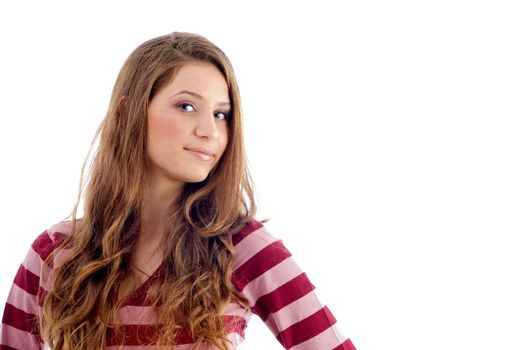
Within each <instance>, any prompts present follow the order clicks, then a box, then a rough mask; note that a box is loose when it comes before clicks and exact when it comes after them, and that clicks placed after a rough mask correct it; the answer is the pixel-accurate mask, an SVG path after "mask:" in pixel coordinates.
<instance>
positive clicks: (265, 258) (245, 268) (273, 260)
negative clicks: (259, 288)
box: [232, 241, 291, 290]
mask: <svg viewBox="0 0 526 350" xmlns="http://www.w3.org/2000/svg"><path fill="white" fill-rule="evenodd" d="M290 256H291V254H290V252H289V251H288V250H287V248H285V246H284V245H283V242H281V241H277V242H274V243H272V244H270V245H268V246H267V247H265V248H264V249H263V250H261V251H260V252H259V253H257V254H256V255H254V256H253V257H252V258H250V259H249V260H248V261H247V262H245V263H244V264H243V265H241V266H240V267H239V268H238V269H237V270H235V271H234V272H233V273H232V282H234V284H235V285H236V287H238V289H239V290H243V289H244V288H245V286H246V285H247V284H249V283H250V282H252V281H253V280H255V279H256V278H257V277H259V276H261V275H263V274H264V273H265V272H267V271H268V270H270V269H271V268H273V267H274V266H276V265H278V264H279V263H280V262H282V261H283V260H285V259H287V258H288V257H290Z"/></svg>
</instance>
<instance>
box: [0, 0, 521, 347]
mask: <svg viewBox="0 0 526 350" xmlns="http://www.w3.org/2000/svg"><path fill="white" fill-rule="evenodd" d="M525 16H526V12H525V11H524V8H523V7H522V6H521V2H520V1H502V0H501V1H464V0H455V1H447V0H446V1H374V0H373V1H352V2H345V1H341V2H336V1H327V0H325V1H320V2H305V1H301V2H300V1H298V2H285V1H283V2H269V1H265V2H249V1H245V2H241V1H239V2H219V1H213V2H203V1H186V2H178V1H167V2H161V1H148V2H147V1H143V2H136V1H106V2H102V1H101V2H96V1H90V2H82V3H81V2H73V1H69V2H66V1H64V2H63V3H58V2H54V1H16V2H15V1H12V2H8V1H4V2H2V4H1V5H0V45H1V46H0V53H1V54H0V99H1V100H0V111H1V112H0V113H1V114H0V118H1V123H0V128H1V137H0V160H1V171H0V206H1V212H0V219H1V222H2V229H1V232H0V234H1V235H0V257H1V259H2V260H1V263H2V264H1V272H0V299H1V300H5V299H6V296H7V293H8V289H9V286H10V284H11V281H12V279H13V277H14V275H15V273H16V270H17V268H18V265H19V263H20V262H21V261H22V259H23V257H24V255H25V253H26V251H27V249H28V248H29V245H30V244H31V242H32V240H33V239H34V238H35V237H36V235H38V234H39V233H40V232H42V231H43V230H44V229H46V228H48V227H49V226H51V225H52V224H54V223H55V222H58V221H60V220H62V219H63V218H64V217H65V216H67V215H68V213H69V212H70V210H71V208H72V206H73V204H74V202H75V199H76V194H77V186H78V180H79V176H80V168H81V165H82V162H83V160H84V157H85V155H86V152H87V150H88V147H89V143H90V141H91V139H92V136H93V134H94V132H95V129H96V127H97V125H98V124H99V122H100V121H101V119H102V118H103V116H104V113H105V111H106V108H107V105H108V101H109V96H110V91H111V88H112V86H113V83H114V81H115V78H116V76H117V72H118V70H119V68H120V66H121V65H122V63H123V62H124V60H125V58H126V57H127V55H128V54H129V53H130V52H131V51H132V50H133V49H134V48H135V47H136V46H137V45H139V44H140V43H142V42H143V41H145V40H147V39H150V38H152V37H155V36H158V35H162V34H166V33H169V32H171V31H189V32H197V33H200V34H202V35H204V36H206V37H207V38H209V39H210V40H212V41H213V42H214V43H216V44H217V45H218V46H220V47H221V48H222V49H223V50H224V51H225V52H226V53H227V55H228V56H229V57H230V59H231V61H232V63H233V65H234V68H235V71H236V74H237V78H238V81H239V84H240V88H241V95H242V102H243V107H244V112H245V114H244V116H245V125H246V135H245V137H246V143H247V152H248V156H249V161H250V167H251V170H252V173H253V176H254V179H255V182H256V185H257V191H258V197H259V202H260V211H259V218H263V217H270V218H271V221H270V222H269V223H267V227H268V229H269V231H271V232H272V233H273V234H274V235H275V236H278V237H280V238H282V239H283V241H284V243H285V245H286V246H287V247H288V248H289V249H290V250H291V251H292V253H293V254H294V256H295V257H296V260H297V261H298V263H299V264H300V266H301V267H302V268H303V269H304V270H305V271H306V272H307V274H308V275H309V277H310V279H311V280H312V282H313V283H314V284H315V285H316V287H317V290H318V294H319V295H320V297H321V298H322V301H323V302H325V303H326V304H327V305H328V306H329V308H330V309H331V310H332V312H333V313H334V315H335V316H336V318H337V319H338V322H339V324H340V328H341V329H342V331H343V332H344V333H345V334H346V335H347V336H349V337H350V338H351V340H352V341H353V342H354V343H355V345H356V346H357V348H359V349H361V350H366V349H370V350H381V349H382V350H385V349H403V350H422V349H425V350H434V349H437V350H438V349H441V350H442V349H459V350H460V349H462V350H465V349H477V350H485V349H507V350H513V349H525V348H526V338H525V337H524V335H525V329H526V320H525V318H526V316H525V315H526V297H525V296H526V284H525V281H524V277H525V273H524V268H525V266H526V264H525V263H526V256H525V254H524V251H525V245H524V242H523V238H524V234H525V228H526V223H525V211H526V185H525V179H526V164H525V156H526V137H525V135H526V122H525V116H526V113H525V112H526V111H525V110H526V107H525V105H526V104H525V93H526V69H525V67H526V64H525V62H526V50H525V45H526V41H525V39H526V25H525V23H526V21H525V18H526V17H525ZM1 303H3V301H2V302H1ZM246 337H247V339H246V342H245V346H244V348H245V349H251V350H252V349H255V350H258V349H261V350H263V349H264V350H268V349H279V348H280V346H279V344H278V343H277V341H276V340H275V339H273V336H272V334H271V333H270V332H269V331H268V330H267V329H266V328H265V326H264V325H263V324H262V323H261V321H259V319H258V318H257V317H254V318H253V319H252V321H251V322H250V324H249V327H248V330H247V334H246Z"/></svg>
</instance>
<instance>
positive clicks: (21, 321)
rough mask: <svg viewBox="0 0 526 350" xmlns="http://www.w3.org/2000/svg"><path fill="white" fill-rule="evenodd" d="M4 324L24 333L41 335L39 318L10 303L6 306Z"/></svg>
mask: <svg viewBox="0 0 526 350" xmlns="http://www.w3.org/2000/svg"><path fill="white" fill-rule="evenodd" d="M2 323H3V324H6V325H9V326H11V327H14V328H16V329H19V330H21V331H24V332H28V333H32V334H37V335H38V334H39V327H38V316H36V315H33V314H28V313H27V312H25V311H23V310H20V309H18V308H16V307H15V306H13V305H11V304H9V303H7V304H5V308H4V316H3V317H2Z"/></svg>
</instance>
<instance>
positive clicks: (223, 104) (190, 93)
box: [172, 90, 230, 107]
mask: <svg viewBox="0 0 526 350" xmlns="http://www.w3.org/2000/svg"><path fill="white" fill-rule="evenodd" d="M180 94H188V95H192V96H194V97H196V98H198V99H200V100H204V97H203V96H201V95H199V94H198V93H197V92H193V91H190V90H181V91H179V92H178V93H176V94H175V95H172V97H174V96H177V95H180ZM218 105H219V106H228V107H230V102H219V103H218Z"/></svg>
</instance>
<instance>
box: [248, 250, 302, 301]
mask: <svg viewBox="0 0 526 350" xmlns="http://www.w3.org/2000/svg"><path fill="white" fill-rule="evenodd" d="M302 272H303V271H301V270H300V268H299V266H298V264H296V261H294V259H292V258H288V259H286V260H285V261H283V262H282V263H280V264H278V265H276V266H274V267H273V268H272V269H270V270H268V271H267V272H265V273H264V274H263V275H261V276H259V277H258V278H256V279H255V280H253V281H252V282H250V284H248V285H247V286H246V287H245V289H244V290H243V295H245V297H246V298H248V299H249V301H250V303H251V306H253V305H254V304H255V302H256V300H258V299H259V298H260V297H261V296H263V295H265V294H268V293H271V292H273V291H274V290H276V288H278V287H280V286H282V285H284V284H285V283H287V282H288V281H290V280H291V279H293V278H295V277H296V276H298V275H300V274H301V273H302Z"/></svg>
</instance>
